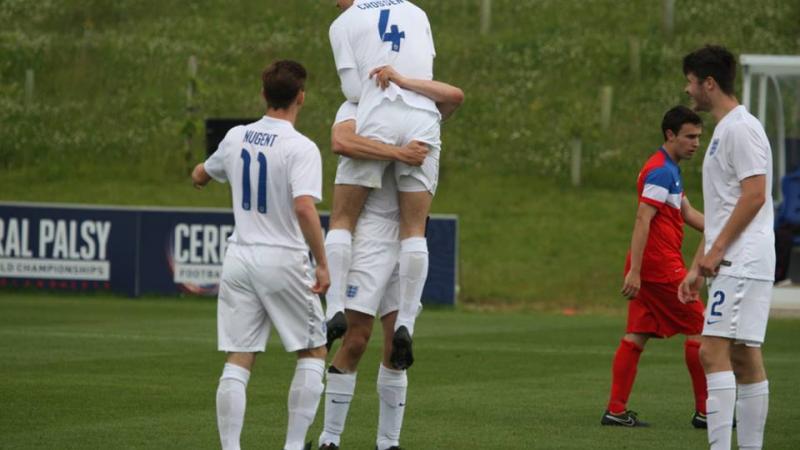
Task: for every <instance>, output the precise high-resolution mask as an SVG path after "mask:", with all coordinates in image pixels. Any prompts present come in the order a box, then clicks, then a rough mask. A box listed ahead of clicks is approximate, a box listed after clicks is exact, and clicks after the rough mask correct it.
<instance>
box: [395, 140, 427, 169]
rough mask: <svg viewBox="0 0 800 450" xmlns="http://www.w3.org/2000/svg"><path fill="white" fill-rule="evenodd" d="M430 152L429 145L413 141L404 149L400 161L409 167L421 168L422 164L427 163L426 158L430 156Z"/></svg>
mask: <svg viewBox="0 0 800 450" xmlns="http://www.w3.org/2000/svg"><path fill="white" fill-rule="evenodd" d="M428 150H429V149H428V144H425V143H423V142H419V141H411V142H409V143H408V145H406V146H405V147H403V151H401V152H400V155H399V159H400V161H401V162H404V163H406V164H408V165H409V166H421V165H422V162H423V161H425V157H426V156H428Z"/></svg>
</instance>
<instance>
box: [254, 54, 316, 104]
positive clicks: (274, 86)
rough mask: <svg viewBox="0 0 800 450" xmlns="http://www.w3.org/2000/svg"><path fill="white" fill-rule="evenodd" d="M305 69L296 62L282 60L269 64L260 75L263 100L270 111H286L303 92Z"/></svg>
mask: <svg viewBox="0 0 800 450" xmlns="http://www.w3.org/2000/svg"><path fill="white" fill-rule="evenodd" d="M306 77H307V73H306V69H305V68H304V67H303V65H302V64H300V63H299V62H297V61H291V60H288V59H283V60H279V61H275V62H273V63H272V64H270V65H269V66H268V67H267V68H266V69H264V72H263V73H262V74H261V85H262V87H263V89H264V98H265V99H266V100H267V107H268V108H270V109H287V108H289V106H291V105H292V103H293V102H294V100H295V99H296V98H297V95H298V94H299V93H300V91H303V90H305V85H306Z"/></svg>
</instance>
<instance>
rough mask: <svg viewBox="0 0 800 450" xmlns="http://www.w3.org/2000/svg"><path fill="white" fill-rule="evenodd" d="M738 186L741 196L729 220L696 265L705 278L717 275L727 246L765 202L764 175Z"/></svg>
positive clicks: (744, 181)
mask: <svg viewBox="0 0 800 450" xmlns="http://www.w3.org/2000/svg"><path fill="white" fill-rule="evenodd" d="M740 185H741V189H742V195H741V196H740V197H739V200H738V201H737V202H736V206H735V207H734V208H733V212H731V217H730V219H728V221H727V222H726V223H725V226H724V227H723V228H722V231H721V232H720V233H719V236H718V237H717V239H716V240H715V241H714V243H713V244H712V245H711V249H710V250H709V251H708V253H707V254H706V255H704V256H703V257H702V258H701V259H700V261H699V263H698V265H699V269H700V273H702V274H703V275H705V276H713V275H716V274H717V272H718V271H719V267H720V264H722V258H723V256H724V255H725V251H726V250H727V249H728V246H729V245H730V244H731V242H733V241H735V240H736V238H738V237H739V235H740V234H741V233H742V231H744V229H745V228H747V225H749V224H750V222H752V220H753V218H755V216H756V215H757V214H758V211H759V210H760V209H761V207H762V206H763V205H764V203H765V202H766V189H767V177H766V175H754V176H752V177H748V178H745V179H744V180H742V181H741V182H740Z"/></svg>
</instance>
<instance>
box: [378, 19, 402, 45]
mask: <svg viewBox="0 0 800 450" xmlns="http://www.w3.org/2000/svg"><path fill="white" fill-rule="evenodd" d="M389 11H390V10H388V9H382V10H381V16H380V18H379V19H378V36H380V38H381V39H382V40H383V42H391V43H392V51H393V52H399V51H400V40H401V39H405V37H406V33H405V31H400V29H399V28H398V27H397V25H392V28H391V32H389V33H387V32H386V27H387V26H388V25H389Z"/></svg>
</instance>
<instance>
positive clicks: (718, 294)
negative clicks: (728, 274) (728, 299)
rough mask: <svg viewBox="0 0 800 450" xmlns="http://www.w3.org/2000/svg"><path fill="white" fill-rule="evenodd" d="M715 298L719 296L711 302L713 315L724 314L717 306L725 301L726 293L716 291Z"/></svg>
mask: <svg viewBox="0 0 800 450" xmlns="http://www.w3.org/2000/svg"><path fill="white" fill-rule="evenodd" d="M714 298H717V299H719V300H717V301H715V302H714V303H712V304H711V315H712V316H715V317H719V316H721V315H722V313H721V312H719V311H717V306H721V305H722V304H723V303H725V293H724V292H722V291H717V292H714Z"/></svg>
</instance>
